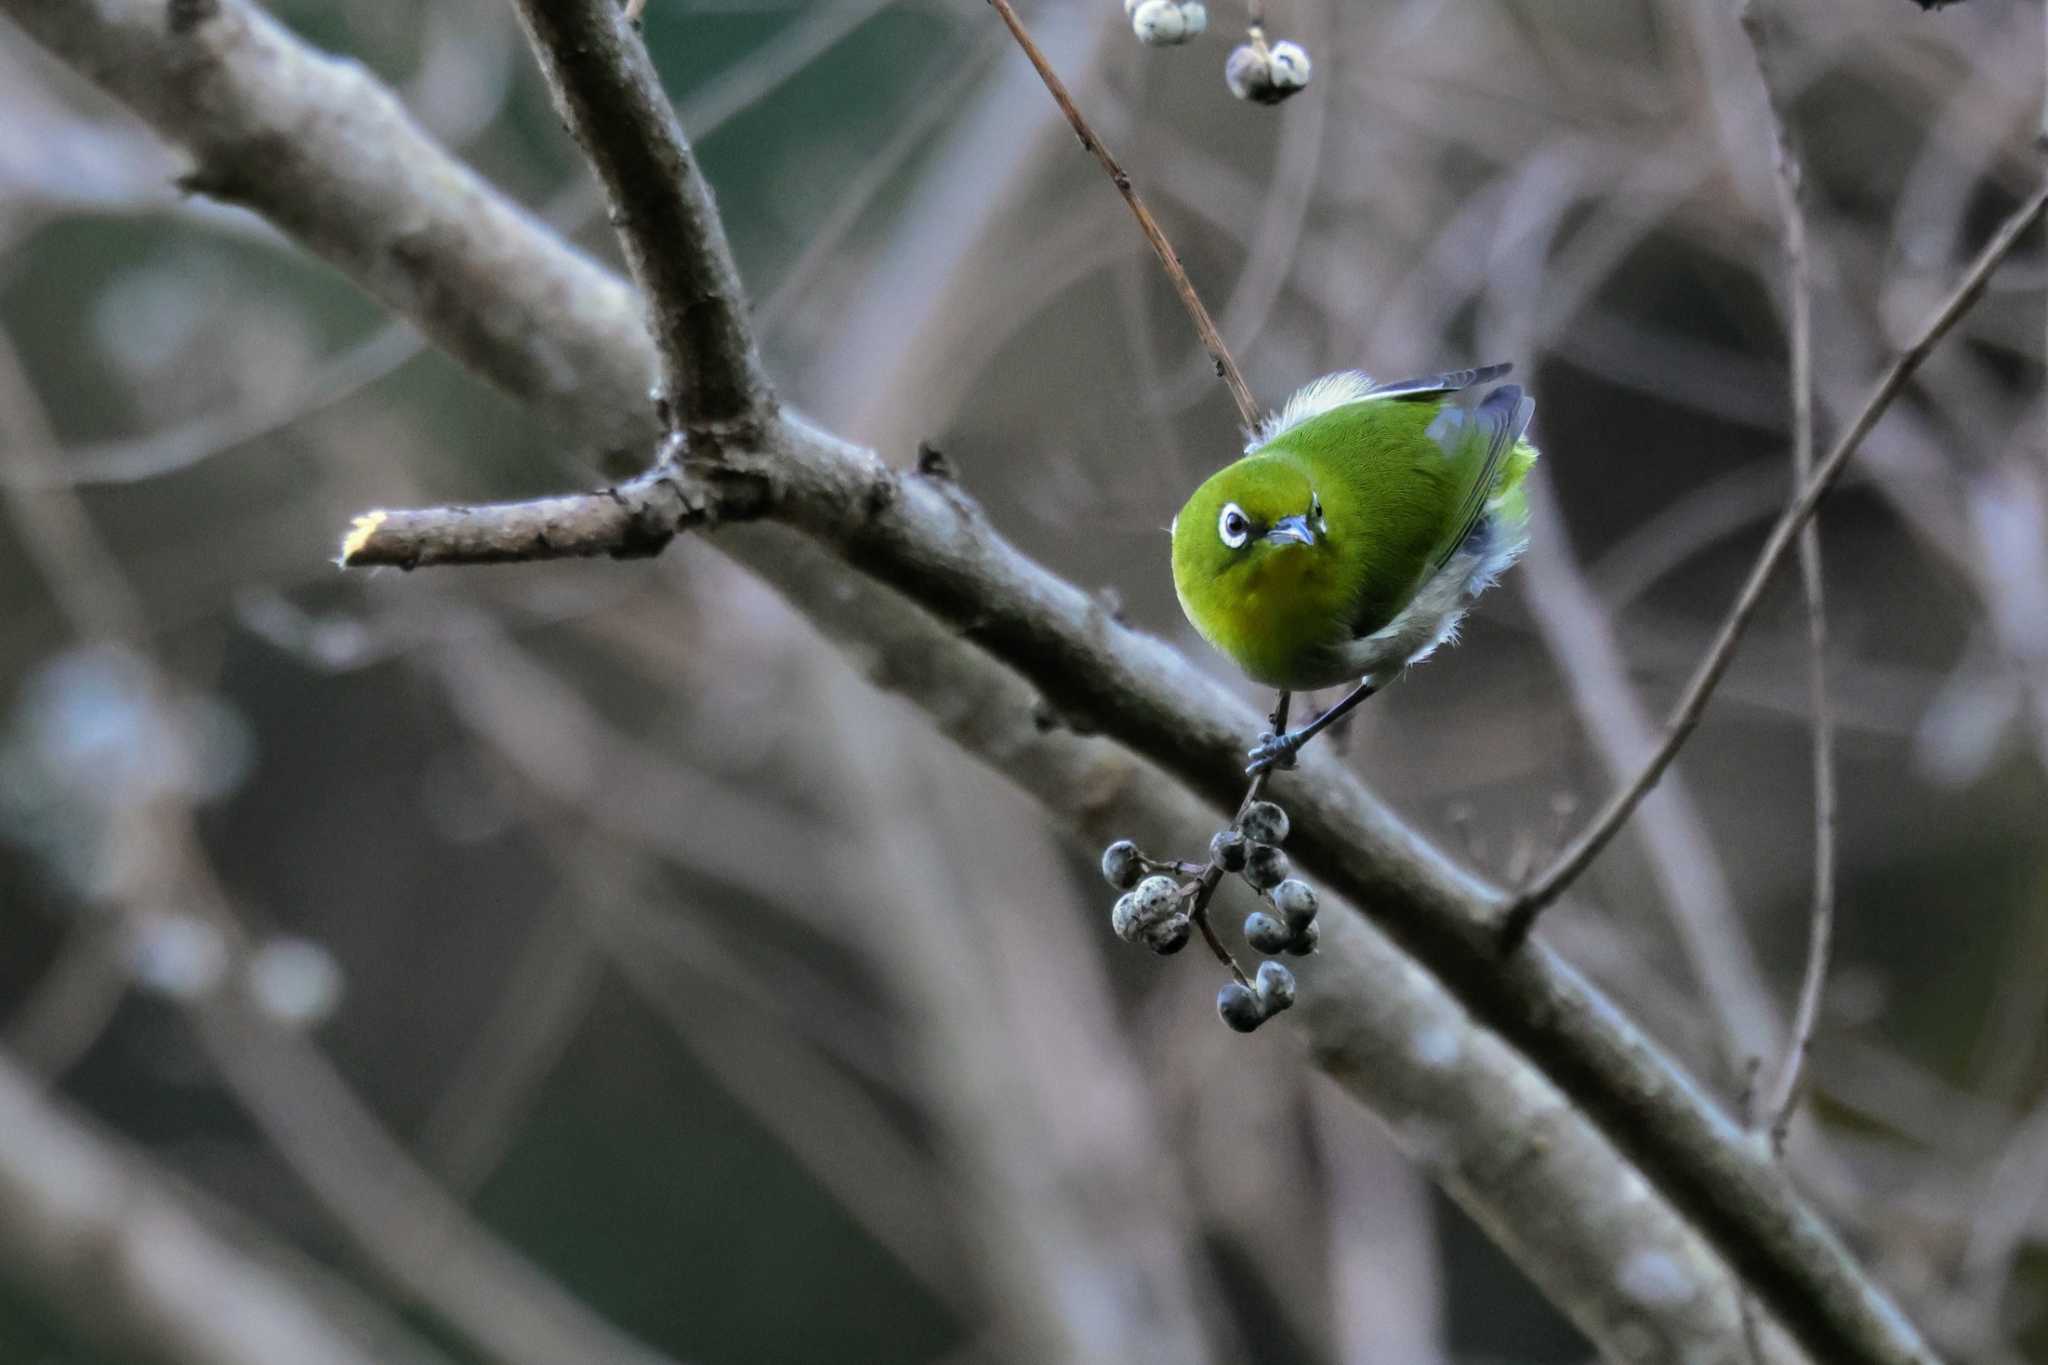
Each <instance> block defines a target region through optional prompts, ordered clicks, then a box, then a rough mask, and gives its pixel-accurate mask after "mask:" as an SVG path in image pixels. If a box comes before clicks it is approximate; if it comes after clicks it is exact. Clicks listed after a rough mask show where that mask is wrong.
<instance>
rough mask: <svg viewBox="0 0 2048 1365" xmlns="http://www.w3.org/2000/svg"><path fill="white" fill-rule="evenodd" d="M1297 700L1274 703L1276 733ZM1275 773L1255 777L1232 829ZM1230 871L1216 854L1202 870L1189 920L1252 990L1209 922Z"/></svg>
mask: <svg viewBox="0 0 2048 1365" xmlns="http://www.w3.org/2000/svg"><path fill="white" fill-rule="evenodd" d="M1293 701H1294V697H1293V694H1292V693H1289V692H1282V693H1281V694H1280V699H1279V700H1278V701H1276V702H1274V703H1273V712H1272V714H1271V715H1270V716H1268V717H1267V719H1268V720H1269V721H1271V722H1272V725H1273V733H1274V734H1276V735H1284V734H1286V733H1287V710H1288V707H1289V706H1290V705H1291V704H1292V703H1293ZM1272 773H1273V770H1272V769H1271V768H1263V769H1261V770H1260V771H1259V772H1257V773H1256V774H1254V775H1253V777H1252V780H1251V784H1250V785H1249V786H1247V787H1246V788H1245V791H1244V800H1242V801H1240V802H1238V804H1237V814H1235V815H1233V816H1231V817H1230V828H1231V829H1236V828H1238V827H1239V826H1240V825H1242V824H1243V823H1244V813H1245V812H1246V811H1248V810H1250V809H1251V808H1252V802H1254V801H1256V800H1258V799H1259V798H1260V797H1261V796H1263V795H1264V794H1265V791H1266V779H1267V778H1268V777H1270V776H1271V775H1272ZM1227 870H1228V869H1226V868H1225V867H1224V866H1223V863H1222V860H1221V859H1220V858H1218V857H1217V856H1216V855H1214V854H1211V855H1210V857H1209V862H1208V865H1207V866H1205V867H1203V868H1201V869H1200V872H1199V873H1198V875H1197V877H1196V881H1195V891H1194V904H1193V905H1191V906H1189V907H1188V918H1189V919H1191V920H1193V921H1194V923H1195V927H1196V928H1198V929H1200V930H1201V931H1202V938H1203V940H1204V941H1205V942H1207V943H1208V945H1209V951H1210V952H1212V953H1214V954H1216V960H1217V961H1219V962H1221V963H1222V964H1223V965H1224V966H1225V967H1228V968H1229V969H1230V975H1231V977H1232V978H1233V979H1234V980H1236V982H1237V984H1238V985H1240V986H1243V987H1246V988H1247V989H1249V988H1250V987H1251V984H1252V982H1251V978H1249V977H1247V976H1246V975H1245V974H1244V968H1242V967H1240V966H1238V965H1237V958H1236V956H1235V955H1233V954H1232V953H1231V951H1230V949H1229V948H1227V947H1225V946H1224V943H1223V940H1222V939H1221V938H1218V937H1217V935H1216V927H1215V926H1214V925H1213V924H1211V923H1210V922H1209V902H1210V901H1211V900H1212V899H1214V897H1215V895H1216V888H1217V887H1219V886H1221V885H1222V884H1223V876H1224V873H1225V872H1226V871H1227Z"/></svg>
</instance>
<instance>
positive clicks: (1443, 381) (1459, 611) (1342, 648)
mask: <svg viewBox="0 0 2048 1365" xmlns="http://www.w3.org/2000/svg"><path fill="white" fill-rule="evenodd" d="M1510 368H1511V367H1510V366H1507V365H1488V366H1484V367H1482V368H1480V369H1473V370H1454V371H1451V372H1450V373H1447V374H1439V375H1431V376H1428V377H1427V378H1423V379H1407V380H1402V381H1400V382H1398V383H1392V384H1376V383H1374V382H1373V381H1372V379H1371V378H1369V377H1368V376H1366V375H1363V374H1360V373H1357V372H1356V371H1349V372H1345V373H1340V374H1332V375H1325V376H1324V377H1323V378H1321V379H1318V380H1316V381H1315V382H1314V383H1312V384H1309V385H1308V386H1306V387H1305V388H1303V389H1301V390H1299V391H1298V392H1296V393H1295V395H1294V396H1293V397H1292V398H1289V399H1288V400H1287V403H1286V406H1284V407H1283V408H1282V409H1281V410H1280V412H1279V413H1278V414H1277V415H1276V416H1273V417H1271V418H1269V419H1268V420H1267V421H1266V422H1264V423H1263V424H1261V425H1260V426H1259V427H1258V428H1257V429H1256V430H1255V431H1254V432H1252V434H1251V439H1250V441H1249V443H1248V444H1247V445H1246V447H1245V453H1244V457H1243V458H1242V459H1240V460H1238V461H1237V462H1236V463H1234V464H1231V465H1229V466H1227V467H1225V468H1223V469H1221V470H1219V471H1217V472H1216V473H1215V474H1213V475H1211V476H1210V478H1209V479H1208V480H1207V482H1205V483H1203V484H1202V486H1201V487H1200V488H1197V489H1196V490H1195V492H1194V495H1193V496H1192V497H1190V498H1189V499H1188V500H1187V504H1186V505H1185V506H1184V507H1182V508H1181V509H1180V515H1179V516H1177V517H1175V518H1174V522H1173V586H1174V590H1175V592H1176V593H1178V594H1179V596H1180V605H1181V610H1182V611H1184V612H1186V613H1187V618H1188V620H1189V621H1190V622H1192V623H1193V625H1194V627H1195V629H1196V630H1198V631H1200V632H1201V633H1202V638H1204V639H1206V640H1207V641H1208V642H1209V643H1210V644H1212V645H1214V646H1216V648H1218V649H1220V650H1222V651H1223V652H1224V653H1225V654H1227V655H1229V656H1230V657H1231V658H1232V659H1234V660H1235V661H1236V662H1237V665H1238V666H1239V667H1240V668H1242V669H1243V670H1244V671H1245V673H1246V674H1247V675H1249V676H1250V677H1251V678H1252V679H1254V680H1255V681H1258V682H1262V683H1267V684H1270V685H1271V686H1274V687H1277V688H1279V689H1281V691H1282V694H1283V696H1284V694H1286V693H1288V692H1295V691H1308V690H1311V689H1314V688H1319V687H1331V686H1335V685H1336V684H1338V683H1343V682H1353V681H1355V682H1356V683H1357V686H1356V687H1355V688H1354V689H1353V690H1352V691H1351V692H1350V693H1349V694H1348V695H1346V696H1345V697H1344V699H1343V700H1341V701H1339V702H1338V703H1337V704H1336V705H1335V706H1333V707H1331V708H1330V709H1329V710H1328V711H1325V712H1324V713H1323V714H1322V715H1320V716H1318V717H1316V719H1315V720H1313V721H1311V722H1310V723H1309V724H1307V725H1304V726H1302V727H1301V728H1300V729H1297V730H1291V731H1288V732H1286V733H1284V734H1268V735H1264V736H1261V737H1260V742H1259V744H1258V747H1256V748H1254V749H1253V750H1252V751H1251V755H1250V757H1251V760H1252V762H1251V766H1250V767H1248V768H1247V769H1246V772H1247V773H1252V774H1256V773H1259V772H1262V771H1264V770H1266V769H1267V768H1271V767H1275V766H1280V767H1286V766H1291V765H1292V764H1293V762H1294V755H1295V754H1296V753H1297V752H1298V751H1299V750H1300V749H1301V746H1302V745H1304V744H1306V743H1308V741H1309V740H1310V739H1312V738H1314V737H1315V736H1316V735H1317V734H1318V733H1320V732H1321V731H1322V730H1323V729H1324V728H1325V727H1326V726H1328V725H1330V724H1331V723H1332V722H1333V721H1335V720H1337V719H1338V718H1339V717H1341V716H1343V715H1345V714H1346V713H1347V712H1349V711H1350V710H1351V709H1352V708H1353V707H1355V706H1357V705H1358V704H1359V703H1360V702H1362V701H1364V700H1365V699H1366V698H1367V697H1369V696H1371V695H1372V694H1373V693H1374V692H1377V691H1378V690H1379V689H1380V688H1381V687H1384V686H1385V685H1386V684H1387V683H1388V682H1390V681H1392V680H1393V678H1394V677H1395V676H1396V675H1397V674H1398V673H1399V672H1400V671H1401V670H1402V669H1403V668H1405V667H1407V666H1408V665H1409V664H1412V663H1415V662H1417V661H1419V660H1421V659H1423V658H1426V657H1427V656H1428V655H1429V654H1430V653H1431V651H1433V650H1435V649H1436V647H1437V646H1438V645H1441V644H1443V643H1445V642H1446V641H1449V640H1452V639H1454V638H1455V637H1456V634H1457V630H1458V623H1459V621H1460V620H1461V619H1462V618H1463V616H1464V614H1465V610H1466V608H1468V607H1469V606H1470V605H1471V604H1472V600H1473V599H1474V598H1475V597H1477V596H1478V595H1479V594H1480V593H1481V592H1483V591H1485V590H1486V588H1487V587H1488V585H1490V584H1491V583H1492V582H1493V581H1494V580H1495V579H1496V578H1498V577H1499V576H1500V575H1501V573H1502V572H1503V571H1504V570H1506V569H1507V568H1508V566H1509V565H1511V564H1513V563H1514V562H1515V560H1516V559H1517V558H1518V557H1519V556H1520V555H1521V553H1522V550H1523V549H1524V547H1526V546H1527V545H1528V543H1529V509H1528V503H1527V500H1526V498H1525V497H1524V495H1523V493H1522V489H1521V484H1522V478H1523V476H1524V475H1526V474H1527V473H1528V472H1529V467H1530V466H1531V465H1532V464H1534V463H1535V461H1536V448H1535V447H1534V446H1532V445H1530V444H1529V443H1528V441H1526V440H1524V439H1523V437H1524V434H1525V433H1526V432H1527V431H1528V429H1529V419H1530V417H1531V416H1532V415H1534V413H1535V411H1536V402H1535V400H1534V399H1532V398H1528V397H1525V396H1524V395H1523V393H1522V390H1521V389H1520V387H1518V386H1517V385H1514V384H1503V385H1501V386H1500V387H1498V388H1495V389H1493V390H1492V391H1491V392H1489V393H1487V394H1486V396H1485V397H1484V398H1482V399H1481V400H1480V401H1479V402H1477V403H1476V404H1471V405H1469V406H1468V405H1467V404H1466V403H1465V402H1464V401H1463V400H1462V399H1460V398H1459V395H1460V394H1462V393H1463V392H1464V391H1465V390H1468V389H1476V388H1477V387H1478V386H1481V385H1484V384H1487V383H1490V382H1491V381H1493V380H1496V379H1499V378H1500V377H1501V376H1503V375H1505V374H1506V373H1507V372H1508V370H1509V369H1510Z"/></svg>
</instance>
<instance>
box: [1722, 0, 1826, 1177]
mask: <svg viewBox="0 0 2048 1365" xmlns="http://www.w3.org/2000/svg"><path fill="white" fill-rule="evenodd" d="M1736 17H1737V19H1738V20H1739V21H1740V23H1741V25H1742V31H1743V33H1744V34H1745V35H1746V36H1747V37H1748V38H1749V47H1750V52H1751V54H1752V55H1753V56H1754V57H1755V58H1756V73H1757V83H1758V84H1759V85H1760V86H1762V88H1763V94H1764V109H1765V112H1766V114H1767V115H1768V118H1769V121H1770V127H1771V170H1772V176H1771V183H1772V185H1773V187H1774V188H1775V190H1776V197H1777V202H1778V217H1779V220H1780V227H1781V231H1782V233H1783V235H1784V244H1783V245H1784V252H1785V290H1786V293H1787V295H1788V296H1789V297H1788V303H1789V310H1788V311H1789V314H1790V322H1791V326H1790V332H1791V335H1790V338H1789V341H1790V345H1791V351H1792V355H1791V387H1792V478H1793V480H1794V482H1795V484H1803V483H1805V482H1806V481H1808V480H1809V479H1811V478H1812V477H1813V282H1812V278H1811V276H1810V273H1809V271H1808V269H1807V260H1806V210H1805V207H1804V206H1803V205H1802V204H1801V202H1800V197H1799V195H1800V185H1801V181H1802V180H1803V178H1804V175H1803V171H1802V169H1801V166H1800V162H1799V150H1798V148H1797V147H1796V146H1794V145H1793V142H1792V126H1791V123H1790V121H1789V119H1788V118H1787V113H1786V110H1785V108H1784V107H1783V104H1782V102H1781V99H1780V96H1779V93H1778V87H1777V84H1776V82H1775V81H1774V80H1773V77H1772V67H1771V57H1770V44H1769V41H1768V39H1767V36H1766V34H1765V32H1764V21H1763V15H1762V14H1761V13H1759V12H1758V10H1757V7H1756V3H1755V0H1738V4H1737V7H1736ZM1799 578H1800V586H1801V589H1802V591H1803V593H1804V595H1805V598H1806V644H1807V656H1808V657H1807V683H1808V688H1809V692H1810V702H1811V706H1812V710H1813V900H1812V908H1811V911H1810V915H1809V919H1808V924H1807V941H1806V970H1805V972H1804V974H1803V976H1802V978H1801V980H1800V983H1799V1003H1798V1005H1797V1006H1796V1007H1795V1008H1794V1010H1793V1013H1792V1032H1791V1034H1790V1036H1789V1037H1787V1039H1786V1040H1785V1055H1784V1057H1783V1058H1782V1059H1781V1060H1780V1061H1779V1063H1778V1068H1777V1070H1776V1072H1774V1073H1773V1077H1772V1080H1771V1082H1770V1084H1769V1087H1768V1088H1767V1089H1766V1090H1765V1092H1764V1099H1763V1103H1762V1104H1761V1105H1760V1106H1759V1107H1758V1109H1757V1111H1756V1119H1757V1123H1758V1124H1759V1125H1761V1126H1763V1127H1765V1128H1766V1129H1767V1130H1768V1131H1769V1133H1770V1138H1771V1147H1772V1150H1773V1151H1777V1152H1782V1151H1783V1150H1784V1146H1785V1133H1786V1130H1787V1129H1788V1128H1789V1127H1790V1125H1791V1123H1792V1110H1793V1107H1794V1105H1796V1104H1797V1103H1798V1099H1799V1087H1800V1080H1801V1076H1802V1073H1803V1072H1804V1070H1805V1067H1806V1055H1807V1051H1808V1049H1809V1048H1810V1047H1811V1046H1812V1043H1813V1030H1814V1025H1815V1023H1816V1021H1817V1020H1818V1019H1819V1017H1820V1000H1821V993H1822V991H1823V990H1825V989H1826V986H1827V977H1828V957H1829V952H1830V946H1831V943H1832V940H1833V937H1834V922H1835V806H1836V800H1835V718H1834V710H1833V706H1832V703H1831V702H1830V701H1829V699H1828V677H1827V638H1828V627H1827V601H1826V596H1825V590H1824V587H1823V584H1822V578H1821V553H1820V528H1819V526H1818V525H1817V524H1816V523H1815V522H1812V521H1809V522H1807V524H1806V525H1805V526H1803V527H1801V528H1800V531H1799Z"/></svg>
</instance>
